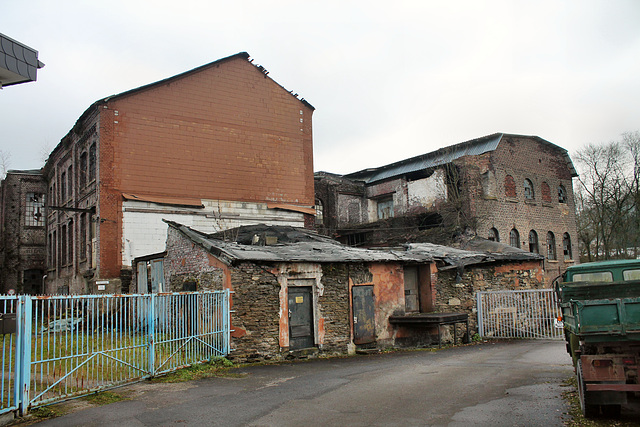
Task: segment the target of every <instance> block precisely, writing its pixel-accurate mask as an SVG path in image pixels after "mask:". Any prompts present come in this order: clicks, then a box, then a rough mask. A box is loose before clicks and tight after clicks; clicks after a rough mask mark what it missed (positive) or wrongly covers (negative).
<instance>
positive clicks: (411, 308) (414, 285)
mask: <svg viewBox="0 0 640 427" xmlns="http://www.w3.org/2000/svg"><path fill="white" fill-rule="evenodd" d="M404 310H405V312H407V313H413V312H416V311H419V310H420V300H419V299H418V268H417V267H405V269H404Z"/></svg>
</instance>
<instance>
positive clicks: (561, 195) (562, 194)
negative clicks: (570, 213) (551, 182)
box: [558, 184, 567, 203]
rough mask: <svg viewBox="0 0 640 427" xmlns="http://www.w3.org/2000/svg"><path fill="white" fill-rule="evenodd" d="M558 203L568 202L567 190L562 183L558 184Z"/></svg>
mask: <svg viewBox="0 0 640 427" xmlns="http://www.w3.org/2000/svg"><path fill="white" fill-rule="evenodd" d="M558 203H567V191H566V190H565V189H564V186H563V185H562V184H560V185H558Z"/></svg>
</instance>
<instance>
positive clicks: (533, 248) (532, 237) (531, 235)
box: [529, 230, 540, 254]
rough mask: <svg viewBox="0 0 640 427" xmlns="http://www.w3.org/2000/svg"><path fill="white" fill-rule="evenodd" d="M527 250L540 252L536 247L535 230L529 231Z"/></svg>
mask: <svg viewBox="0 0 640 427" xmlns="http://www.w3.org/2000/svg"><path fill="white" fill-rule="evenodd" d="M529 252H533V253H534V254H537V253H540V250H539V248H538V233H536V231H535V230H531V231H530V232H529Z"/></svg>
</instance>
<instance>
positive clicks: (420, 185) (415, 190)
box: [407, 169, 447, 208]
mask: <svg viewBox="0 0 640 427" xmlns="http://www.w3.org/2000/svg"><path fill="white" fill-rule="evenodd" d="M407 193H408V199H409V207H412V206H424V207H427V208H430V207H433V206H434V205H435V203H436V202H437V201H442V200H446V199H447V185H446V183H445V177H444V171H443V170H442V169H438V170H436V171H435V172H434V173H433V174H432V175H431V176H429V177H428V178H423V179H418V180H416V181H409V182H408V184H407Z"/></svg>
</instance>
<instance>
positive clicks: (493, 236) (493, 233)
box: [488, 227, 500, 242]
mask: <svg viewBox="0 0 640 427" xmlns="http://www.w3.org/2000/svg"><path fill="white" fill-rule="evenodd" d="M488 239H489V240H491V241H492V242H499V241H500V234H498V230H497V229H496V228H495V227H493V228H491V229H490V230H489V237H488Z"/></svg>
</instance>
